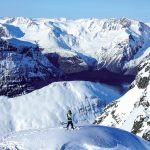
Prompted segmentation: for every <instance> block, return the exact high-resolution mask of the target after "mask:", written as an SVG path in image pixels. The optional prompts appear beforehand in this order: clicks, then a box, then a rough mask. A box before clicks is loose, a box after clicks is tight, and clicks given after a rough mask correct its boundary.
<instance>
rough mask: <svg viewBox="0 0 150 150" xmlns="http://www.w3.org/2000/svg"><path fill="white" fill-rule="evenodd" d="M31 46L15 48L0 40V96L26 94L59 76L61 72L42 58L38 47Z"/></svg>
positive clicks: (55, 79)
mask: <svg viewBox="0 0 150 150" xmlns="http://www.w3.org/2000/svg"><path fill="white" fill-rule="evenodd" d="M17 42H18V43H19V41H17ZM21 43H23V42H21ZM31 45H32V46H24V45H22V46H16V45H13V44H11V43H10V42H9V40H3V39H0V95H6V96H9V97H13V96H17V95H20V94H23V93H28V92H31V91H33V90H35V89H38V88H41V87H43V86H44V85H47V84H48V83H51V82H54V81H57V80H58V79H59V77H60V76H61V74H62V72H61V71H60V70H58V69H57V68H56V67H54V66H53V65H52V64H51V63H50V62H49V61H48V59H47V58H46V57H45V56H43V54H42V53H41V51H40V49H39V47H38V46H36V45H33V44H31Z"/></svg>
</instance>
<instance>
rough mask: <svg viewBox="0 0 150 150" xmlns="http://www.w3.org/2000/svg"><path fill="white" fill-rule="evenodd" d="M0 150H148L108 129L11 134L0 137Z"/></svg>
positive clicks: (143, 144) (143, 143)
mask: <svg viewBox="0 0 150 150" xmlns="http://www.w3.org/2000/svg"><path fill="white" fill-rule="evenodd" d="M0 148H1V150H8V149H9V150H35V149H36V150H149V149H150V143H148V142H146V141H144V140H142V139H140V138H138V137H136V136H134V135H133V134H131V133H128V132H125V131H123V130H119V129H113V128H108V127H102V126H101V127H100V126H99V127H98V126H87V127H80V129H79V130H78V129H75V130H69V131H66V129H59V128H58V129H57V128H54V129H43V130H29V131H22V132H18V133H14V134H11V135H8V136H7V137H4V138H3V139H2V140H1V143H0Z"/></svg>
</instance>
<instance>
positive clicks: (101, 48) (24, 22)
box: [0, 17, 150, 75]
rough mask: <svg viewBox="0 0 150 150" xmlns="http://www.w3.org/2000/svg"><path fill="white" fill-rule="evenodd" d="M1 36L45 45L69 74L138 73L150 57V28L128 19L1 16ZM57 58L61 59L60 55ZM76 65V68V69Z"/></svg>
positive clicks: (43, 46) (61, 67)
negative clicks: (137, 69)
mask: <svg viewBox="0 0 150 150" xmlns="http://www.w3.org/2000/svg"><path fill="white" fill-rule="evenodd" d="M0 25H1V26H0V36H1V37H5V38H9V39H10V38H16V39H20V40H24V41H29V42H31V43H35V41H36V42H37V43H38V44H39V45H40V47H42V48H43V49H44V50H43V52H42V53H43V54H45V55H46V56H48V58H51V57H52V56H50V55H51V54H52V55H54V54H57V55H58V61H57V65H59V68H60V69H61V70H63V71H64V72H65V73H78V72H82V71H87V70H88V69H89V68H91V67H92V68H93V70H100V69H103V68H105V69H107V70H108V71H110V72H115V73H121V74H130V75H131V74H134V75H135V74H136V67H137V66H138V65H139V64H140V63H141V62H142V61H143V59H144V58H145V59H148V58H149V57H150V49H149V46H150V44H149V43H150V27H149V26H148V25H146V24H144V23H142V22H138V21H134V20H130V19H127V18H119V19H103V20H99V19H79V20H66V19H29V18H23V17H17V18H3V19H2V18H1V19H0ZM56 59H57V58H56ZM74 68H76V69H74Z"/></svg>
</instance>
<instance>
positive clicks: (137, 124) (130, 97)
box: [95, 61, 150, 141]
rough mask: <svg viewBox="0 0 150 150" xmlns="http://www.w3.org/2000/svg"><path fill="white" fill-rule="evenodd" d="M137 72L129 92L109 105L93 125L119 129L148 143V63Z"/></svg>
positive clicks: (149, 97)
mask: <svg viewBox="0 0 150 150" xmlns="http://www.w3.org/2000/svg"><path fill="white" fill-rule="evenodd" d="M138 71H139V72H138V75H137V77H136V80H135V81H134V82H133V83H132V84H131V86H130V90H129V91H128V92H127V93H126V94H125V95H124V96H123V97H121V98H120V99H119V100H116V101H114V102H113V103H111V104H109V105H108V106H107V107H106V108H105V109H104V112H103V113H102V114H101V115H100V116H99V117H97V119H96V121H95V123H96V124H101V125H108V126H112V127H119V128H122V129H125V130H128V131H130V132H132V133H134V134H136V135H139V136H141V137H143V138H144V139H146V140H148V141H150V61H147V62H145V63H142V64H141V65H140V66H139V67H138Z"/></svg>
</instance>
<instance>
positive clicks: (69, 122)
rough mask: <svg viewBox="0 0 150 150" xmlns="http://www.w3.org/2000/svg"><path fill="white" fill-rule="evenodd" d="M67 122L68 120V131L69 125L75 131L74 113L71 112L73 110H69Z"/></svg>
mask: <svg viewBox="0 0 150 150" xmlns="http://www.w3.org/2000/svg"><path fill="white" fill-rule="evenodd" d="M67 120H68V123H67V130H68V128H69V125H71V128H72V129H74V126H73V122H72V112H71V110H69V111H68V113H67Z"/></svg>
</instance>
